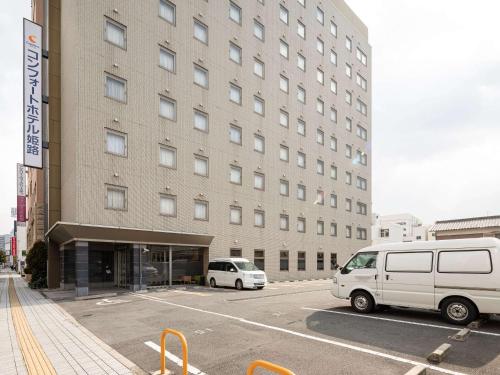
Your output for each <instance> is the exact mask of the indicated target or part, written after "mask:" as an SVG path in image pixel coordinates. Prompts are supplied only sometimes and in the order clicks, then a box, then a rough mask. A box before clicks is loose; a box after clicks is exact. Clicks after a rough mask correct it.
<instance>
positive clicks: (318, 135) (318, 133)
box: [316, 129, 325, 145]
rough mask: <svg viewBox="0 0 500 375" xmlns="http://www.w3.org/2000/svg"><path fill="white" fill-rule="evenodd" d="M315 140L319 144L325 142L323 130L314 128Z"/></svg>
mask: <svg viewBox="0 0 500 375" xmlns="http://www.w3.org/2000/svg"><path fill="white" fill-rule="evenodd" d="M316 142H317V143H319V144H320V145H324V144H325V133H324V132H323V130H320V129H316Z"/></svg>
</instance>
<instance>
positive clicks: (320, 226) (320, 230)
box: [316, 220, 325, 236]
mask: <svg viewBox="0 0 500 375" xmlns="http://www.w3.org/2000/svg"><path fill="white" fill-rule="evenodd" d="M316 234H319V235H320V236H323V235H324V234H325V222H324V221H322V220H318V221H317V222H316Z"/></svg>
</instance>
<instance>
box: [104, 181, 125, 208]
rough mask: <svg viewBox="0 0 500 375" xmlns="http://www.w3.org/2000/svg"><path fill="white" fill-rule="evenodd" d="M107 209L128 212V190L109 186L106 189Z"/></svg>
mask: <svg viewBox="0 0 500 375" xmlns="http://www.w3.org/2000/svg"><path fill="white" fill-rule="evenodd" d="M106 208H107V209H110V210H126V209H127V188H124V187H120V186H111V185H108V186H107V187H106Z"/></svg>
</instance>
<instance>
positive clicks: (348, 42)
mask: <svg viewBox="0 0 500 375" xmlns="http://www.w3.org/2000/svg"><path fill="white" fill-rule="evenodd" d="M345 48H347V49H348V50H349V51H352V40H351V39H350V38H349V37H347V36H346V37H345Z"/></svg>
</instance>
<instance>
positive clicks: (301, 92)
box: [297, 86, 306, 104]
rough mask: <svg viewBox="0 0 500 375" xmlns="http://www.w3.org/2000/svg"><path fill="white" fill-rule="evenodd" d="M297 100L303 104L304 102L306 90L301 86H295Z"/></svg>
mask: <svg viewBox="0 0 500 375" xmlns="http://www.w3.org/2000/svg"><path fill="white" fill-rule="evenodd" d="M297 100H298V101H299V102H301V103H304V104H305V102H306V90H305V89H304V88H303V87H301V86H297Z"/></svg>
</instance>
